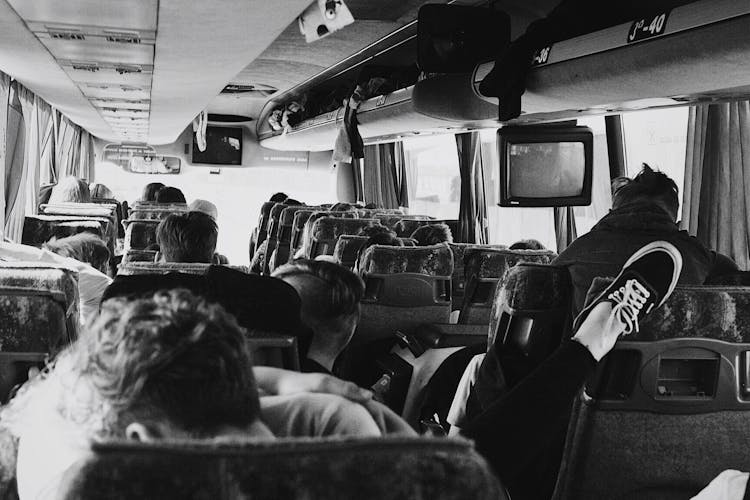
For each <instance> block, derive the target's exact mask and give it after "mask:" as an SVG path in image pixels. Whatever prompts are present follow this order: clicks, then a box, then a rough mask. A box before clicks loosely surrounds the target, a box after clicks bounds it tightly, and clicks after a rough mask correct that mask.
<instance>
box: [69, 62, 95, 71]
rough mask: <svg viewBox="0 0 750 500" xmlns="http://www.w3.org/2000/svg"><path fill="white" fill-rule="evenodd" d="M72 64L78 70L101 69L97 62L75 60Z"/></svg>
mask: <svg viewBox="0 0 750 500" xmlns="http://www.w3.org/2000/svg"><path fill="white" fill-rule="evenodd" d="M71 65H72V66H73V69H75V70H78V71H89V72H91V73H96V72H97V71H99V65H98V64H96V63H84V62H74V63H71Z"/></svg>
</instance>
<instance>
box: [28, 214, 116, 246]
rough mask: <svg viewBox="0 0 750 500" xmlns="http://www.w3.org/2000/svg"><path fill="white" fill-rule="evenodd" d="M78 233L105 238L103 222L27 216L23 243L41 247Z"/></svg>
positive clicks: (51, 216)
mask: <svg viewBox="0 0 750 500" xmlns="http://www.w3.org/2000/svg"><path fill="white" fill-rule="evenodd" d="M78 233H92V234H95V235H96V236H98V237H99V238H104V233H103V231H102V222H101V221H99V220H91V219H89V218H87V217H67V216H59V215H27V216H26V217H25V218H24V223H23V233H22V235H21V243H23V244H24V245H31V246H35V247H41V246H42V245H43V244H44V243H46V242H47V241H49V240H50V239H52V238H58V239H60V238H65V237H67V236H73V235H74V234H78Z"/></svg>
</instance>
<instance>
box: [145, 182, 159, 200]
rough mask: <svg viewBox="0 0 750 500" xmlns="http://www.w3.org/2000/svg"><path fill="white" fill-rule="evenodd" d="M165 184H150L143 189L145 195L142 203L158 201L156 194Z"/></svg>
mask: <svg viewBox="0 0 750 500" xmlns="http://www.w3.org/2000/svg"><path fill="white" fill-rule="evenodd" d="M163 187H164V184H162V183H161V182H150V183H148V184H146V187H144V188H143V194H142V195H141V200H142V201H156V193H158V192H159V190H160V189H161V188H163Z"/></svg>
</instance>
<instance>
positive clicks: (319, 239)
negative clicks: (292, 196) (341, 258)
mask: <svg viewBox="0 0 750 500" xmlns="http://www.w3.org/2000/svg"><path fill="white" fill-rule="evenodd" d="M342 213H347V212H342ZM311 221H312V218H311V219H310V220H308V221H307V224H308V225H309V224H310V222H311ZM375 224H377V221H376V220H375V219H351V218H346V217H335V216H334V217H321V218H319V219H316V220H315V221H314V222H313V223H312V225H311V226H310V231H309V234H308V235H307V236H308V238H307V240H306V246H305V247H304V251H305V256H306V257H307V258H310V259H314V258H315V257H317V256H318V255H332V254H333V249H334V248H335V246H336V241H337V240H338V238H339V237H340V236H342V235H344V234H352V235H354V234H357V233H359V231H361V230H362V229H363V228H365V227H368V226H373V225H375Z"/></svg>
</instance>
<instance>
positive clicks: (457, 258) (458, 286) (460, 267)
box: [448, 243, 506, 311]
mask: <svg viewBox="0 0 750 500" xmlns="http://www.w3.org/2000/svg"><path fill="white" fill-rule="evenodd" d="M448 246H449V247H451V252H453V277H452V292H453V297H452V298H451V299H452V303H453V310H454V311H460V310H461V306H462V305H463V302H464V293H465V291H466V275H465V273H464V257H465V255H466V251H467V250H468V249H470V248H495V249H503V248H506V247H505V245H479V244H476V243H448Z"/></svg>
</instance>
